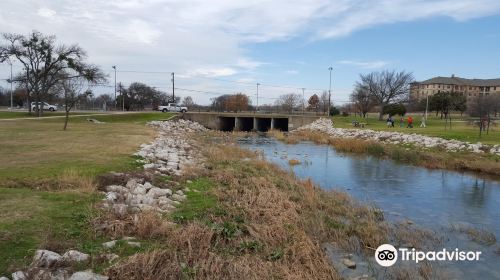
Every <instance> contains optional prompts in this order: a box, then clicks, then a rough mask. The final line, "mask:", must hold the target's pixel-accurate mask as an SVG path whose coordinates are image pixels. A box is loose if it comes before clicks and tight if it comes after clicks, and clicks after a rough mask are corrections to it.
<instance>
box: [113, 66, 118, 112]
mask: <svg viewBox="0 0 500 280" xmlns="http://www.w3.org/2000/svg"><path fill="white" fill-rule="evenodd" d="M112 67H113V69H115V111H116V103H117V102H116V65H113V66H112Z"/></svg>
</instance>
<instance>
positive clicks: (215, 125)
mask: <svg viewBox="0 0 500 280" xmlns="http://www.w3.org/2000/svg"><path fill="white" fill-rule="evenodd" d="M182 118H183V119H186V120H190V121H195V122H198V123H200V124H202V125H203V126H205V127H207V128H210V129H214V130H221V131H259V132H266V131H268V130H271V129H276V130H281V131H291V130H294V129H296V128H298V127H301V126H303V125H307V124H310V123H312V122H314V121H315V120H317V119H319V118H321V116H316V115H283V114H264V113H251V112H250V113H216V112H187V113H184V114H183V115H182Z"/></svg>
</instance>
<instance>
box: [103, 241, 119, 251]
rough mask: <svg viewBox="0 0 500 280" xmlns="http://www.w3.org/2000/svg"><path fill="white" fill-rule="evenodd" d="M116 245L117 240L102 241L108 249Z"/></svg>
mask: <svg viewBox="0 0 500 280" xmlns="http://www.w3.org/2000/svg"><path fill="white" fill-rule="evenodd" d="M115 246H116V240H111V241H108V242H104V243H102V247H104V248H107V249H111V248H113V247H115Z"/></svg>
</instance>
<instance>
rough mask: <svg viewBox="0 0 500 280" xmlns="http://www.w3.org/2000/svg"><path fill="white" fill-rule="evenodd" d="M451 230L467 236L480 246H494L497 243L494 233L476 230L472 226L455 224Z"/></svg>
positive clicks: (480, 229)
mask: <svg viewBox="0 0 500 280" xmlns="http://www.w3.org/2000/svg"><path fill="white" fill-rule="evenodd" d="M451 229H452V230H454V231H457V232H461V233H464V234H466V235H467V236H468V237H469V239H470V240H472V241H474V242H477V243H479V244H483V245H493V244H495V243H496V241H497V239H496V237H495V234H493V233H492V232H490V231H488V230H486V229H482V228H475V227H473V226H472V225H462V224H454V225H452V226H451Z"/></svg>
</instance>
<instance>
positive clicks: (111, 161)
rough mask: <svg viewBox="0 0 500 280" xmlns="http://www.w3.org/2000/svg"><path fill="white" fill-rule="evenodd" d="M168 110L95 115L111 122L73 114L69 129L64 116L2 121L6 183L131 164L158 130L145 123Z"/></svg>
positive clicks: (0, 147) (0, 175)
mask: <svg viewBox="0 0 500 280" xmlns="http://www.w3.org/2000/svg"><path fill="white" fill-rule="evenodd" d="M171 116H172V114H164V113H157V112H151V113H131V114H124V115H106V116H95V117H93V118H96V119H98V120H100V121H104V122H106V123H103V124H95V123H91V122H88V121H87V120H86V119H87V117H75V118H72V119H71V120H70V122H69V124H68V130H67V131H63V130H62V126H63V121H64V120H63V119H44V120H14V121H5V122H1V123H0V124H1V125H0V154H1V155H2V161H0V186H10V185H12V184H13V182H14V184H13V185H15V181H22V185H25V186H26V185H27V183H26V181H28V183H29V182H33V183H36V182H37V181H38V180H46V179H54V178H57V177H60V176H64V175H65V173H68V172H73V171H77V172H78V173H79V174H80V175H82V176H91V177H93V176H96V175H97V174H100V173H103V172H107V171H112V170H114V171H125V170H130V169H131V168H133V167H134V166H135V165H134V164H133V160H134V159H133V157H132V156H131V155H132V154H133V153H134V152H135V151H136V150H137V148H138V146H139V145H140V144H141V143H146V142H149V141H151V140H152V138H153V136H154V131H153V130H152V129H151V128H149V127H147V126H145V125H144V123H146V122H147V121H151V120H160V119H166V118H168V117H171Z"/></svg>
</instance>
